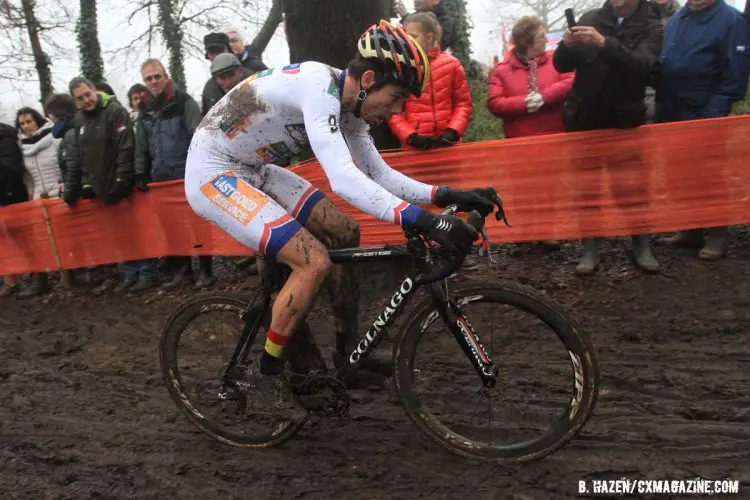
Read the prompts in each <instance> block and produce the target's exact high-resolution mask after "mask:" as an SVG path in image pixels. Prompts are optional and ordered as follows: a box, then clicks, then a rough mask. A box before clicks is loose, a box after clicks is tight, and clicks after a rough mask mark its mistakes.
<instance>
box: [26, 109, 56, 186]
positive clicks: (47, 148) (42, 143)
mask: <svg viewBox="0 0 750 500" xmlns="http://www.w3.org/2000/svg"><path fill="white" fill-rule="evenodd" d="M53 125H54V123H52V122H51V121H48V120H45V119H44V118H43V117H42V115H41V113H39V112H38V111H37V110H35V109H32V108H21V109H19V110H18V112H17V113H16V126H17V127H18V132H19V137H20V141H21V149H22V150H23V159H24V162H25V163H26V168H27V169H28V170H29V172H30V173H31V176H32V177H33V179H34V192H33V193H32V196H31V199H32V200H38V199H39V198H55V197H57V196H58V194H59V190H60V183H59V181H60V167H59V165H58V162H57V148H58V146H59V144H60V141H59V139H55V138H54V137H53V135H52V126H53Z"/></svg>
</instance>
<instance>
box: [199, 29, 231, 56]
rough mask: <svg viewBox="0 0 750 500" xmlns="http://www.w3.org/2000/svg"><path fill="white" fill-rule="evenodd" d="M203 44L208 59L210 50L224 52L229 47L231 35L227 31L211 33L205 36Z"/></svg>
mask: <svg viewBox="0 0 750 500" xmlns="http://www.w3.org/2000/svg"><path fill="white" fill-rule="evenodd" d="M203 46H204V47H205V48H206V59H208V53H209V52H222V51H224V50H226V49H228V48H229V37H228V36H227V34H226V33H209V34H208V35H206V36H204V37H203Z"/></svg>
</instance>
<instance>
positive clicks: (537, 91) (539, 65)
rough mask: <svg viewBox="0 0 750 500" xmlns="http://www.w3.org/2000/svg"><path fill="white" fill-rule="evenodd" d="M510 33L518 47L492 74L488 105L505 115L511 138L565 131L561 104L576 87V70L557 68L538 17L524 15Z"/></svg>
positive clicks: (504, 123)
mask: <svg viewBox="0 0 750 500" xmlns="http://www.w3.org/2000/svg"><path fill="white" fill-rule="evenodd" d="M511 36H512V40H513V44H514V45H515V48H514V49H513V50H512V51H510V52H509V53H508V55H507V57H506V58H505V60H504V61H503V62H501V63H500V64H498V65H497V66H495V69H494V70H493V71H492V74H491V75H490V86H489V91H488V95H487V107H488V108H489V110H490V112H491V113H492V114H493V115H495V116H497V117H499V118H502V119H503V128H504V129H505V137H507V138H509V139H510V138H512V137H524V136H529V135H542V134H554V133H558V132H563V125H562V106H563V103H564V102H565V99H566V98H567V97H568V94H570V91H571V90H572V88H573V73H566V74H560V73H558V72H557V71H555V68H554V66H553V64H552V58H551V57H549V56H548V55H547V54H546V53H545V50H544V47H545V45H546V40H547V34H546V33H545V31H544V25H543V24H542V21H541V20H540V19H539V18H537V17H531V16H527V17H522V18H521V19H519V21H518V22H517V23H516V25H515V26H513V32H512V35H511Z"/></svg>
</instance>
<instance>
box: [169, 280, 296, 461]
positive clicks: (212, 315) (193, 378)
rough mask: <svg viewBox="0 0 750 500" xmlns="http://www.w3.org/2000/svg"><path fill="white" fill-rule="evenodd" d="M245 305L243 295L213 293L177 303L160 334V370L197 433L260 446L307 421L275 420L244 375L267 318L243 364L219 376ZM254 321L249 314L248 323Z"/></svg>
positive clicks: (258, 349)
mask: <svg viewBox="0 0 750 500" xmlns="http://www.w3.org/2000/svg"><path fill="white" fill-rule="evenodd" d="M246 307H247V299H246V298H245V297H242V296H239V295H234V294H216V293H211V294H207V295H203V296H198V297H196V298H193V299H192V300H190V301H188V302H186V303H185V304H183V305H182V306H180V307H179V308H178V310H177V311H176V312H175V313H174V314H173V315H172V316H171V317H170V318H169V319H168V320H167V323H166V325H165V327H164V330H163V333H162V337H161V343H160V353H159V354H160V363H161V371H162V376H163V377H164V382H165V384H166V386H167V389H168V391H169V395H170V397H171V398H172V400H173V401H174V402H175V404H176V405H177V406H178V407H179V408H180V410H181V411H182V413H183V414H184V415H185V416H186V417H187V418H188V420H189V421H190V422H191V423H193V424H194V425H195V426H196V427H198V428H199V429H200V430H201V431H203V432H205V433H206V434H208V435H209V436H211V437H213V438H214V439H216V440H218V441H221V442H222V443H226V444H230V445H233V446H240V447H248V448H265V447H270V446H275V445H278V444H281V443H283V442H284V441H287V440H288V439H290V438H291V437H293V436H294V435H295V434H296V433H297V432H298V431H299V430H300V429H301V428H302V427H303V426H304V424H305V422H306V420H307V419H302V420H300V421H290V420H287V419H284V418H281V417H280V416H278V415H274V413H273V412H272V411H271V409H270V408H269V407H267V406H266V405H262V404H258V401H257V400H260V401H263V399H264V398H257V397H253V394H252V393H253V390H254V387H253V385H254V384H253V383H252V382H251V381H249V379H248V378H246V377H245V375H246V373H247V372H248V369H249V365H251V364H252V362H253V361H254V360H255V359H257V358H258V357H259V356H260V354H261V353H262V352H263V345H264V344H263V343H264V342H265V338H266V335H265V327H264V326H263V324H265V323H267V322H265V321H261V322H260V323H261V325H260V326H259V327H258V328H256V329H255V331H253V332H252V333H251V334H250V339H249V341H248V346H249V347H248V349H249V351H248V354H247V356H245V358H246V359H245V360H244V363H242V364H240V365H238V366H237V367H236V368H235V369H234V370H232V372H231V373H227V374H225V371H226V368H227V366H228V364H229V360H230V359H231V357H232V353H233V352H234V349H235V348H236V346H237V344H238V342H239V340H240V336H241V333H242V330H243V328H244V325H245V321H244V320H243V319H242V318H241V317H240V315H241V313H242V312H243V311H244V310H245V308H246ZM254 320H255V318H249V319H248V322H249V324H253V322H254ZM241 361H242V360H241ZM254 403H255V404H254Z"/></svg>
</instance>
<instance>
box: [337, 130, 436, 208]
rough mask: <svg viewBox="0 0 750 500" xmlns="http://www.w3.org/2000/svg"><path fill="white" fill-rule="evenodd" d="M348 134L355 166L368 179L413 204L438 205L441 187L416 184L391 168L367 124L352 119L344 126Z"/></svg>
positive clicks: (346, 134) (345, 132) (347, 138)
mask: <svg viewBox="0 0 750 500" xmlns="http://www.w3.org/2000/svg"><path fill="white" fill-rule="evenodd" d="M344 134H345V137H346V140H347V142H348V144H349V150H350V151H351V154H352V156H353V158H354V161H355V164H356V165H357V167H359V169H360V170H361V171H362V172H364V174H365V175H367V176H368V177H369V178H371V179H372V180H374V181H375V182H377V183H378V184H379V185H380V186H382V187H384V188H385V189H387V190H388V191H389V192H391V193H393V194H394V195H396V196H398V197H399V198H403V199H404V200H406V201H408V202H410V203H419V204H422V205H430V204H432V203H433V202H434V199H435V192H436V191H437V186H432V185H430V184H424V183H422V182H419V181H416V180H414V179H412V178H411V177H408V176H406V175H404V174H402V173H401V172H399V171H398V170H394V169H392V168H391V167H389V166H388V164H387V163H386V162H385V160H384V159H383V157H382V156H380V153H379V152H378V148H377V147H376V146H375V143H374V142H373V140H372V136H370V134H369V133H368V132H367V125H366V124H365V122H363V121H362V120H358V119H356V118H354V117H353V116H352V117H351V120H347V123H346V124H345V126H344Z"/></svg>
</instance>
